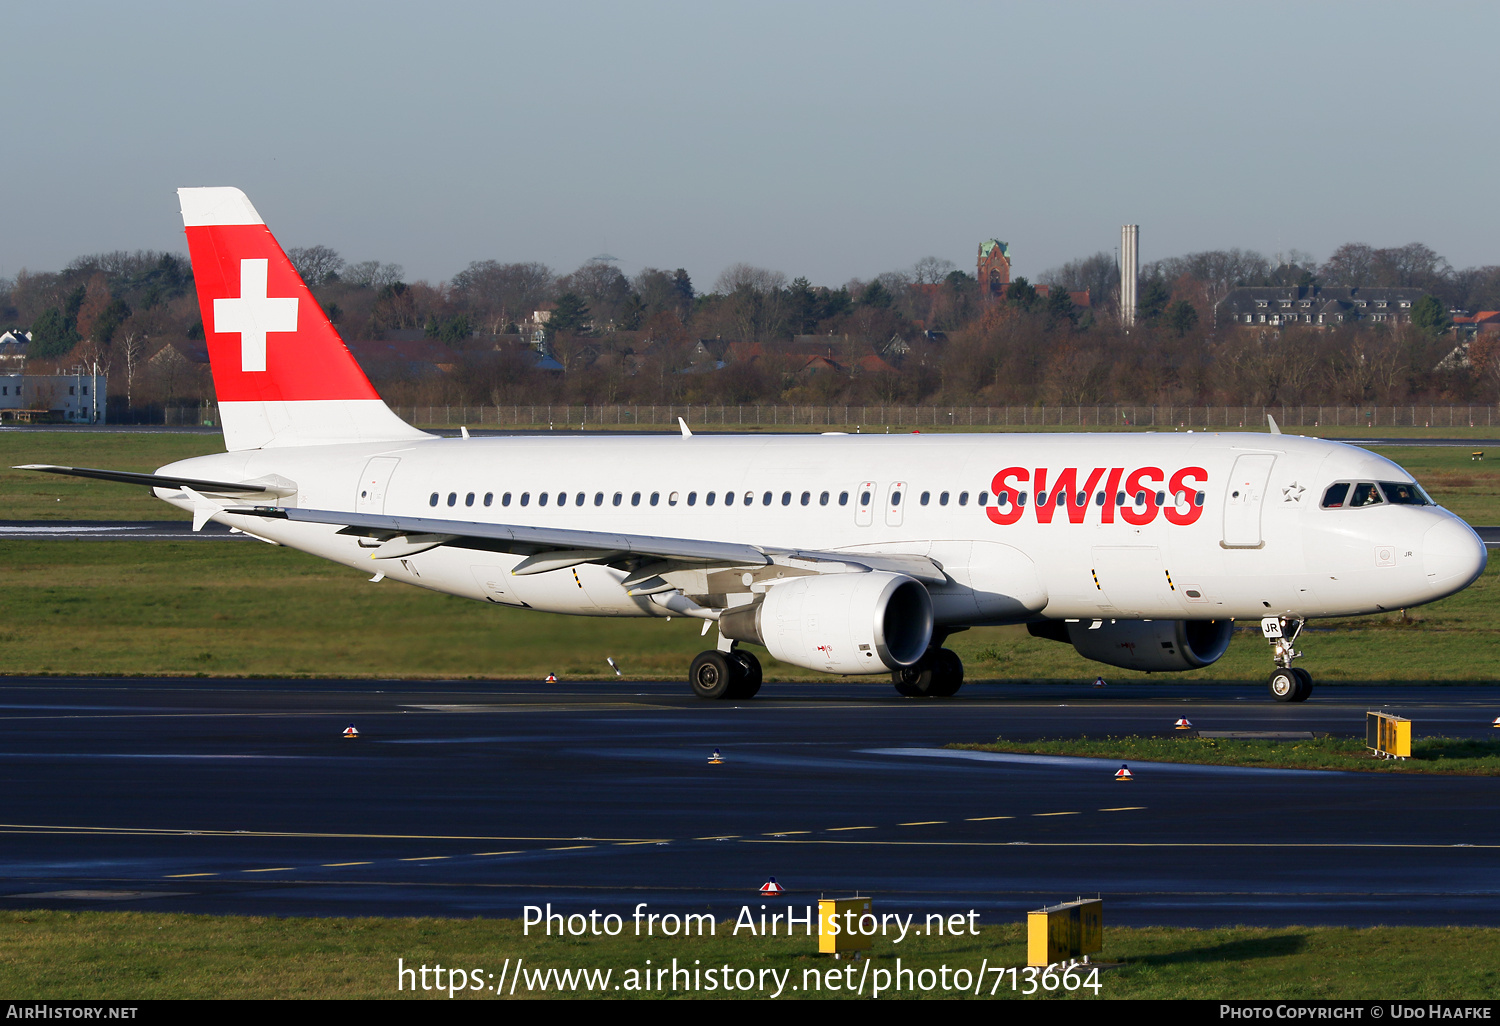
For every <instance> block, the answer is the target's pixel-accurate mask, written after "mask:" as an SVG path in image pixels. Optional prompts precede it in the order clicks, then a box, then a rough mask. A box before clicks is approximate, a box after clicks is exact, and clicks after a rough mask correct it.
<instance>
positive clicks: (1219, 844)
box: [745, 837, 1500, 851]
mask: <svg viewBox="0 0 1500 1026" xmlns="http://www.w3.org/2000/svg"><path fill="white" fill-rule="evenodd" d="M745 843H746V844H864V845H872V844H883V845H889V846H892V847H919V848H922V847H925V848H944V847H948V848H1004V847H1006V846H1008V845H1016V846H1020V845H1029V846H1031V847H1033V848H1419V849H1423V850H1427V851H1436V850H1442V849H1455V848H1464V849H1467V850H1469V851H1494V850H1500V844H1423V843H1420V842H1415V841H1287V842H1284V843H1279V842H1276V841H1246V842H1244V843H1239V842H1235V841H886V840H881V841H875V840H870V841H857V840H849V841H841V840H832V839H829V838H817V837H809V838H808V839H807V840H795V841H777V840H761V839H760V838H757V837H747V838H745Z"/></svg>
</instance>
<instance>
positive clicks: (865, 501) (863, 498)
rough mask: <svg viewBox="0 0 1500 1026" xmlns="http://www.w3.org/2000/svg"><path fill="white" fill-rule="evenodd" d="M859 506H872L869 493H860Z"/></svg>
mask: <svg viewBox="0 0 1500 1026" xmlns="http://www.w3.org/2000/svg"><path fill="white" fill-rule="evenodd" d="M859 504H860V505H861V506H868V505H869V504H870V493H869V492H860V493H859Z"/></svg>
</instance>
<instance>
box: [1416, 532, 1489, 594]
mask: <svg viewBox="0 0 1500 1026" xmlns="http://www.w3.org/2000/svg"><path fill="white" fill-rule="evenodd" d="M1487 562H1489V553H1488V552H1486V551H1485V547H1484V542H1482V541H1481V540H1480V539H1479V535H1477V534H1475V533H1474V529H1473V528H1471V527H1470V526H1469V525H1468V524H1466V523H1464V522H1463V521H1462V520H1459V519H1457V518H1453V519H1445V520H1443V521H1442V522H1440V523H1437V524H1434V525H1433V526H1432V527H1429V528H1428V529H1427V534H1426V535H1425V536H1424V537H1423V538H1422V566H1423V568H1424V569H1425V570H1426V571H1427V583H1428V584H1430V585H1432V586H1433V587H1436V588H1441V589H1443V591H1444V593H1445V594H1446V593H1449V592H1453V591H1458V590H1460V589H1462V588H1466V587H1468V586H1469V585H1470V584H1472V583H1473V581H1474V579H1475V578H1477V577H1478V576H1479V575H1480V574H1482V573H1484V567H1485V564H1486V563H1487Z"/></svg>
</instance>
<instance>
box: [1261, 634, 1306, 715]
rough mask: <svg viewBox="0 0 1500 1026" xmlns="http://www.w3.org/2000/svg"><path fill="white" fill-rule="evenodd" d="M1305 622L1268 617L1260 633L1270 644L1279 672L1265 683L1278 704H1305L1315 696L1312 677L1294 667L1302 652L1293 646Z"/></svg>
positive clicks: (1274, 673)
mask: <svg viewBox="0 0 1500 1026" xmlns="http://www.w3.org/2000/svg"><path fill="white" fill-rule="evenodd" d="M1304 623H1305V621H1303V620H1300V619H1297V618H1295V617H1282V616H1268V617H1266V618H1265V619H1263V620H1262V621H1261V622H1260V632H1261V634H1262V635H1263V636H1264V637H1265V639H1266V640H1267V641H1269V642H1270V643H1271V657H1272V658H1273V659H1274V660H1275V661H1276V669H1275V670H1274V671H1273V672H1272V673H1271V678H1270V680H1268V681H1267V682H1266V685H1267V687H1268V688H1269V689H1270V691H1271V697H1272V698H1274V699H1276V701H1278V702H1305V701H1307V699H1308V696H1309V695H1311V694H1312V689H1313V681H1312V674H1310V673H1308V672H1307V671H1306V670H1303V669H1300V668H1298V667H1295V666H1293V665H1292V660H1293V659H1297V658H1300V657H1301V655H1302V653H1301V652H1299V651H1297V650H1296V648H1294V647H1293V643H1294V642H1295V641H1296V640H1297V635H1299V634H1301V633H1302V627H1303V624H1304Z"/></svg>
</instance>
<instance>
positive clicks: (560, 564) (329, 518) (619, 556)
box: [223, 506, 947, 583]
mask: <svg viewBox="0 0 1500 1026" xmlns="http://www.w3.org/2000/svg"><path fill="white" fill-rule="evenodd" d="M223 512H224V513H226V514H233V515H240V516H255V517H263V518H266V519H270V520H289V521H293V522H298V523H308V524H332V525H336V526H338V527H339V528H340V529H341V530H340V532H339V533H340V534H349V535H356V536H360V537H365V538H369V539H371V540H373V541H375V542H377V543H378V544H376V545H375V546H374V547H373V549H372V551H371V557H372V558H374V559H393V558H397V557H400V556H410V555H415V554H416V553H418V552H422V551H425V550H427V549H432V548H436V547H437V546H439V545H453V546H456V547H459V548H470V549H486V550H489V551H493V552H509V553H513V554H516V555H522V556H525V557H527V558H526V559H524V560H522V562H521V563H520V565H518V566H517V567H516V569H515V570H514V571H513V573H515V574H518V575H525V574H534V573H544V572H546V571H548V570H562V569H565V568H567V567H570V566H577V565H578V564H580V563H602V564H607V565H611V566H619V567H622V568H627V569H630V570H633V571H636V573H635V574H633V577H646V576H651V575H654V574H656V573H660V572H662V571H664V570H666V569H667V567H666V566H662V565H661V564H668V565H677V566H683V567H688V566H696V567H708V566H718V567H737V566H767V565H769V564H772V563H788V564H795V565H798V566H802V567H804V568H805V569H808V570H811V571H812V572H814V573H847V572H850V571H854V570H859V571H863V570H884V571H889V572H892V573H901V574H906V575H908V576H911V577H916V578H918V579H919V580H924V581H928V582H932V583H942V582H944V581H946V580H947V577H946V575H944V573H943V571H942V569H941V568H940V567H939V566H938V565H937V564H936V563H934V562H933V561H932V560H930V559H928V558H927V557H925V556H915V555H901V554H885V553H881V554H870V553H848V552H832V551H810V550H803V549H784V548H772V547H766V546H757V545H747V544H743V543H740V542H725V541H707V540H703V539H695V538H663V537H658V536H655V535H642V534H616V533H613V532H607V531H577V530H571V529H568V528H559V527H526V526H520V525H516V524H485V523H477V522H475V521H472V520H444V519H440V518H435V517H406V516H390V515H387V514H383V513H348V512H341V511H335V510H316V509H298V508H295V507H293V508H283V507H279V506H232V507H229V508H227V509H224V510H223Z"/></svg>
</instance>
